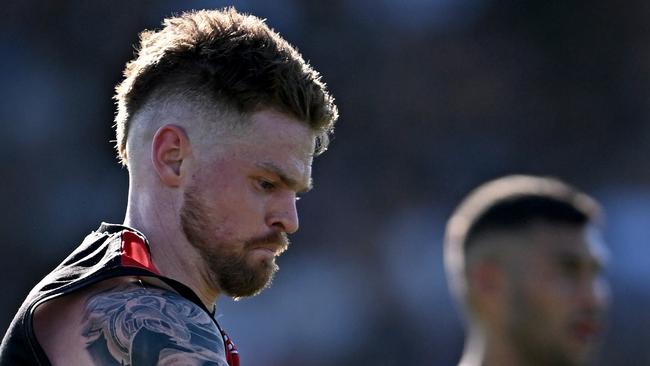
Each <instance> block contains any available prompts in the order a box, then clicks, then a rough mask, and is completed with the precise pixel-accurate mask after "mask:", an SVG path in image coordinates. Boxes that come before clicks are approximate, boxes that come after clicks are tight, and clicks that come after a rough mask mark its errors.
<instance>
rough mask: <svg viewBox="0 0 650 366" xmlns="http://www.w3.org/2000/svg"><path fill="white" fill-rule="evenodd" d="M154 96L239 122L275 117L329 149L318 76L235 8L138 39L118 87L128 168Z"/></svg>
mask: <svg viewBox="0 0 650 366" xmlns="http://www.w3.org/2000/svg"><path fill="white" fill-rule="evenodd" d="M154 92H155V93H160V92H162V93H163V94H164V93H167V94H168V95H174V94H178V95H183V96H186V97H187V96H189V97H190V98H193V99H195V100H198V102H199V104H201V103H202V104H201V105H205V106H206V107H207V106H212V105H215V104H216V105H219V106H221V107H223V108H226V109H230V110H232V111H234V112H237V113H240V114H247V113H254V112H256V111H259V110H261V109H274V110H277V111H278V112H282V113H286V114H288V115H290V116H292V117H295V118H297V119H298V120H301V121H304V122H305V123H307V124H308V125H309V126H310V128H312V130H314V131H316V132H317V151H316V153H320V152H322V151H324V150H325V149H326V148H327V144H328V136H329V134H330V133H332V131H333V127H334V123H335V121H336V119H337V118H338V112H337V108H336V106H335V105H334V99H333V98H332V96H331V95H330V94H329V93H328V92H327V90H326V87H325V84H324V83H323V82H321V80H320V75H319V74H318V72H316V71H315V70H314V69H312V68H311V67H310V66H309V64H307V63H306V62H305V61H304V60H303V58H302V56H301V55H300V54H299V53H298V51H297V50H296V49H295V48H293V47H292V46H291V45H290V44H289V43H288V42H286V41H285V40H284V39H282V37H281V36H280V35H279V34H278V33H276V32H274V31H273V30H271V29H270V28H269V27H268V26H267V25H266V24H265V23H264V21H263V20H261V19H259V18H257V17H255V16H252V15H246V14H241V13H238V12H237V11H236V10H235V9H234V8H226V9H222V10H210V11H208V10H201V11H191V12H186V13H183V14H181V15H180V16H177V17H172V18H168V19H165V20H164V21H163V28H162V29H161V30H158V31H144V32H142V33H141V34H140V46H139V48H138V52H137V56H136V58H135V59H133V60H131V61H130V62H128V63H127V64H126V67H125V69H124V80H123V81H122V82H121V83H120V84H119V85H118V86H117V87H116V94H115V97H114V99H115V100H116V102H117V114H116V116H115V128H116V137H117V141H116V148H117V150H118V154H119V157H120V160H121V161H122V163H123V164H125V165H126V164H127V156H126V141H127V139H128V134H129V128H130V124H131V122H132V117H133V116H134V114H135V113H136V112H137V111H138V110H140V109H141V108H142V107H143V106H144V105H145V104H146V103H147V101H148V100H149V98H150V97H152V95H154Z"/></svg>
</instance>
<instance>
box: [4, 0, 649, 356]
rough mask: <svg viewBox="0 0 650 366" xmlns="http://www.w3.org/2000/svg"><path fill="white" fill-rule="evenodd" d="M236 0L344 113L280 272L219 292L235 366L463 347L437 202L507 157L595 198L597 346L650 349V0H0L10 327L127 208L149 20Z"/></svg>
mask: <svg viewBox="0 0 650 366" xmlns="http://www.w3.org/2000/svg"><path fill="white" fill-rule="evenodd" d="M226 5H235V6H236V7H237V9H238V10H241V11H245V12H251V13H254V14H256V15H258V16H260V17H262V18H267V19H268V20H267V22H268V24H269V25H271V26H272V27H273V28H274V29H276V30H278V31H279V32H280V33H281V34H282V35H284V36H285V38H286V39H287V40H289V41H290V42H292V43H293V44H295V45H296V46H297V47H298V48H299V49H300V51H301V52H302V54H303V55H304V57H305V58H306V59H308V60H309V61H310V63H311V64H312V65H313V66H314V67H315V68H316V69H317V70H319V71H320V72H321V73H322V75H323V78H324V81H325V82H327V84H328V85H329V88H330V90H331V91H332V93H333V94H334V96H335V97H336V99H337V104H338V105H339V107H340V112H341V118H340V120H339V123H338V126H337V128H336V134H335V138H334V140H333V142H332V144H331V147H330V150H329V151H328V152H327V153H325V154H324V155H323V156H322V157H319V158H317V159H316V160H315V162H314V179H315V190H313V191H312V192H310V193H309V194H308V195H306V196H305V197H304V198H303V199H302V200H301V201H300V202H299V210H300V213H301V230H300V231H299V232H298V233H297V234H296V235H294V236H293V240H292V248H291V250H290V251H289V252H287V253H286V254H285V255H284V256H283V257H282V258H280V260H279V264H280V267H281V271H280V272H279V273H278V276H277V277H276V280H275V283H274V285H273V287H272V288H271V289H269V290H267V291H265V292H264V293H263V294H262V295H260V296H257V297H255V298H250V299H244V300H241V301H239V302H233V301H231V300H230V299H226V298H223V299H221V300H220V301H219V308H218V314H219V320H220V322H221V323H222V325H224V327H225V328H226V329H227V330H228V331H229V333H230V335H231V336H232V337H233V338H234V339H235V341H236V343H237V345H238V348H239V349H240V352H241V354H242V362H243V365H264V366H273V365H285V366H286V365H310V366H320V365H323V366H324V365H443V366H444V365H454V364H455V362H456V361H457V359H458V357H459V355H460V352H461V347H462V339H463V332H462V327H461V322H460V319H459V316H458V314H457V311H456V310H455V308H454V305H453V303H452V301H451V299H450V297H449V295H448V294H447V287H446V283H445V278H444V274H443V269H442V260H441V257H442V248H441V242H442V232H443V228H444V224H445V220H446V219H447V217H448V215H449V214H450V212H451V210H452V209H453V207H454V206H455V205H456V204H457V203H458V201H459V200H460V199H461V198H462V196H463V195H464V194H466V193H467V192H468V191H469V190H470V189H471V188H473V187H475V186H476V185H478V184H479V183H482V182H484V181H485V180H487V179H491V178H495V177H497V176H500V175H503V174H509V173H532V174H542V175H553V176H557V177H560V178H562V179H565V180H567V181H568V182H571V183H573V184H575V185H577V186H578V187H580V188H582V189H584V190H585V191H587V192H589V193H591V194H592V195H593V196H595V197H596V198H597V199H599V200H600V201H601V202H602V203H603V205H604V206H605V209H606V212H607V228H606V238H607V240H608V243H609V245H610V248H611V252H612V260H611V266H610V268H609V271H608V273H607V276H608V277H609V278H610V281H611V285H612V295H613V303H612V307H611V311H610V317H609V327H608V331H607V334H606V339H605V343H604V344H605V347H603V349H602V352H601V356H600V361H599V365H630V366H632V365H634V366H638V365H650V347H648V345H649V343H648V339H650V313H649V312H648V309H649V308H650V245H648V238H650V163H649V162H648V157H649V156H650V103H649V98H650V26H649V24H650V3H648V2H646V1H643V0H630V1H626V2H624V3H619V2H615V1H612V0H592V1H546V0H527V1H513V0H510V1H506V0H401V1H400V0H354V1H346V0H328V1H316V0H313V1H306V0H279V1H267V0H247V1H236V2H227V1H180V0H177V1H171V0H168V1H144V0H140V1H127V0H119V1H116V0H111V1H78V0H73V1H54V0H38V1H37V0H21V1H6V2H3V5H2V6H1V7H0V14H1V18H2V22H0V55H1V56H0V80H1V81H2V84H1V87H0V105H1V107H0V108H1V109H0V111H1V114H0V117H1V123H0V136H2V143H1V144H0V156H3V157H5V158H7V160H6V161H5V162H6V163H7V165H6V166H5V168H6V169H3V172H2V175H1V177H2V187H3V189H2V190H1V193H0V205H1V206H2V207H3V210H2V213H1V216H0V217H1V220H0V234H1V235H2V238H1V239H0V240H1V244H2V245H1V246H0V258H1V259H2V266H1V267H0V274H1V275H2V296H1V299H0V332H1V333H2V334H4V331H5V330H6V327H7V326H8V324H9V321H10V319H11V318H12V317H13V315H14V312H15V311H16V309H17V308H18V305H19V303H20V302H21V301H22V299H23V298H24V296H25V295H26V294H27V292H28V291H29V289H30V288H31V287H32V286H33V285H34V284H35V283H36V282H37V281H38V280H39V279H40V278H41V277H42V276H43V275H44V274H46V273H47V272H48V271H49V270H50V269H51V268H53V267H54V266H55V265H56V264H58V263H59V262H60V261H61V260H62V259H63V258H64V257H65V256H66V255H67V254H68V253H69V252H70V251H71V250H72V249H73V248H74V247H76V245H78V243H79V242H80V240H81V239H82V238H83V236H85V235H86V234H87V233H88V232H90V231H91V230H93V229H95V228H96V227H97V226H98V225H99V223H100V222H101V221H108V222H118V223H119V222H121V220H122V218H123V214H124V209H125V207H126V198H127V171H126V170H125V169H123V168H121V167H120V165H119V164H118V163H117V160H116V158H115V152H114V151H113V147H112V143H111V142H110V140H112V139H113V131H112V127H111V125H112V119H113V114H114V106H113V102H112V100H111V96H112V93H113V87H114V85H115V84H116V83H117V82H118V81H119V80H120V77H121V70H122V67H123V65H124V63H125V62H126V61H127V60H129V59H130V58H131V57H132V55H133V44H134V43H136V41H137V34H138V32H139V31H141V30H143V29H145V28H149V29H151V28H156V27H158V26H159V24H160V21H161V19H162V18H163V17H165V16H168V15H170V14H172V13H178V12H181V11H183V10H187V9H191V8H215V7H223V6H226Z"/></svg>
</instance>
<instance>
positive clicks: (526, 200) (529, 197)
mask: <svg viewBox="0 0 650 366" xmlns="http://www.w3.org/2000/svg"><path fill="white" fill-rule="evenodd" d="M600 211H601V210H600V208H599V205H598V204H597V203H596V202H595V201H594V200H593V199H592V198H590V197H589V196H587V195H586V194H584V193H582V192H580V191H578V190H577V189H575V188H573V187H572V186H570V185H568V184H566V183H564V182H562V181H560V180H558V179H555V178H548V177H534V176H523V175H515V176H507V177H503V178H500V179H496V180H493V181H490V182H488V183H485V184H483V185H481V186H480V187H478V188H476V189H475V190H474V191H472V192H471V193H470V194H469V195H468V196H467V198H466V199H465V200H463V202H462V203H461V204H460V205H459V206H458V208H457V209H456V211H455V212H454V214H453V215H452V217H451V219H450V220H449V225H448V228H447V231H448V233H447V234H448V239H450V240H452V239H453V240H460V241H461V242H462V246H463V247H464V249H465V250H466V249H467V248H466V246H467V245H470V243H471V242H472V240H473V239H474V238H476V237H477V236H479V235H480V234H482V233H485V232H488V231H507V230H517V229H522V228H525V227H527V226H529V225H531V224H532V223H534V222H538V221H543V222H548V223H553V224H566V225H573V226H583V225H586V224H588V223H590V222H592V221H597V220H598V219H599V217H600Z"/></svg>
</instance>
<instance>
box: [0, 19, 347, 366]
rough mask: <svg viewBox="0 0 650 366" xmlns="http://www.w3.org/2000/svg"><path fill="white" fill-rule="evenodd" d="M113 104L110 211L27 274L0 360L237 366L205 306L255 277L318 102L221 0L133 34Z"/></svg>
mask: <svg viewBox="0 0 650 366" xmlns="http://www.w3.org/2000/svg"><path fill="white" fill-rule="evenodd" d="M115 100H116V101H117V106H118V110H117V114H116V117H115V126H116V135H117V141H116V142H117V144H116V146H117V151H118V154H119V158H120V160H121V162H122V164H123V165H124V166H126V167H127V168H128V171H129V196H128V206H127V209H126V215H125V218H124V222H123V224H119V225H118V224H107V223H102V224H101V226H100V227H99V229H97V230H95V231H93V232H92V233H91V234H89V235H88V236H87V237H86V238H85V240H84V241H83V242H82V244H81V245H80V246H79V247H78V248H77V249H76V250H75V251H74V252H73V253H72V254H70V256H69V257H68V258H67V259H65V260H64V262H63V263H62V264H61V265H59V266H58V267H57V268H56V269H55V270H54V271H53V272H51V273H50V274H49V275H47V276H46V277H45V278H44V279H43V280H42V281H41V282H40V283H39V284H38V285H36V287H35V288H34V289H33V290H32V291H31V292H30V294H29V295H28V296H27V299H26V300H25V301H24V303H23V305H22V306H21V308H20V309H19V311H18V313H17V315H16V316H15V318H14V320H13V321H12V323H11V326H10V328H9V329H8V331H7V333H6V335H5V337H4V339H3V340H2V346H1V349H0V364H1V365H35V364H41V365H47V364H55V365H90V364H92V365H118V364H119V365H153V364H175V365H176V364H183V365H189V364H192V365H195V364H197V365H198V364H202V365H203V364H210V365H231V366H232V365H237V364H238V363H239V356H238V354H237V351H236V350H235V348H234V345H233V344H232V342H231V341H230V340H229V339H228V337H227V336H226V334H225V333H224V332H223V331H222V330H221V328H220V327H219V325H218V324H217V322H216V320H215V318H214V313H215V303H216V301H217V299H218V297H219V296H220V295H221V294H225V295H228V296H232V297H234V298H239V297H245V296H253V295H255V294H257V293H259V292H260V291H261V290H262V289H263V288H265V287H267V286H268V285H269V284H270V282H271V279H272V277H273V274H274V273H275V272H276V270H277V269H278V267H277V265H276V263H275V257H276V256H278V255H279V254H281V253H282V252H283V251H284V250H286V249H287V247H288V240H287V234H291V233H293V232H295V231H296V230H298V216H297V210H296V200H297V196H298V195H299V194H300V193H302V192H306V191H307V190H309V189H310V187H311V184H312V183H311V165H312V159H313V157H314V155H317V154H318V153H320V152H323V151H324V150H325V149H326V148H327V145H328V136H329V135H330V133H331V132H332V131H333V126H334V123H335V121H336V119H337V109H336V106H335V105H334V103H333V98H332V97H331V96H330V94H329V93H328V92H327V90H326V88H325V85H324V84H323V83H322V82H321V81H320V76H319V74H318V73H317V72H316V71H315V70H313V69H312V68H311V67H310V66H309V65H307V64H306V63H305V62H304V60H303V59H302V56H301V55H300V54H299V53H298V52H297V51H296V49H294V48H293V47H292V46H291V45H290V44H288V43H287V42H286V41H285V40H283V39H282V38H281V37H280V35H279V34H277V33H276V32H274V31H273V30H271V29H269V28H268V26H267V25H266V24H265V23H264V21H263V20H261V19H259V18H257V17H254V16H251V15H245V14H240V13H238V12H236V11H235V10H234V9H232V8H229V9H223V10H219V11H192V12H187V13H184V14H181V15H179V16H176V17H172V18H168V19H165V21H164V22H163V27H162V28H161V29H160V30H158V31H145V32H143V33H141V35H140V47H139V51H138V53H137V55H136V57H135V58H134V59H133V60H132V61H130V62H129V63H127V65H126V68H125V70H124V79H123V81H122V82H121V83H120V84H119V85H118V86H117V88H116V95H115Z"/></svg>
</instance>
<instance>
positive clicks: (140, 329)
mask: <svg viewBox="0 0 650 366" xmlns="http://www.w3.org/2000/svg"><path fill="white" fill-rule="evenodd" d="M84 314H85V319H84V321H83V329H82V336H83V338H84V339H85V341H86V342H85V344H86V350H87V352H88V353H89V354H90V357H91V359H92V360H93V363H95V364H98V365H113V364H115V365H172V364H173V365H179V364H182V365H225V363H224V362H223V361H222V360H223V359H225V354H224V352H223V350H224V346H223V341H222V339H221V336H220V332H219V330H218V328H217V327H216V325H215V324H214V322H213V321H212V319H210V317H209V316H208V314H206V313H205V312H204V311H203V310H202V309H200V308H199V307H197V306H196V305H194V304H193V303H191V302H190V301H187V300H185V299H183V298H182V297H181V296H179V295H178V294H175V293H173V292H170V291H167V290H163V289H159V288H154V287H147V286H144V285H143V286H138V285H137V284H127V285H123V286H116V287H113V288H111V289H109V290H107V291H103V292H100V293H97V294H95V295H93V296H91V297H90V298H89V299H88V301H87V303H86V306H85V313H84Z"/></svg>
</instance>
